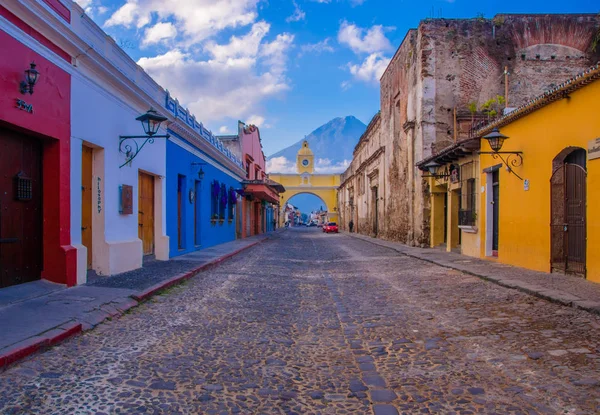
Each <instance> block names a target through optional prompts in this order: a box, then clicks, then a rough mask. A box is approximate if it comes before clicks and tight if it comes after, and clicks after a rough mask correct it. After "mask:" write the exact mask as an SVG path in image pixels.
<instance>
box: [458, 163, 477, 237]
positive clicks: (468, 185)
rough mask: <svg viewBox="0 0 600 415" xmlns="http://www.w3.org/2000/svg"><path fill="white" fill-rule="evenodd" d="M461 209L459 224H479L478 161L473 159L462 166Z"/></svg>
mask: <svg viewBox="0 0 600 415" xmlns="http://www.w3.org/2000/svg"><path fill="white" fill-rule="evenodd" d="M460 181H461V187H460V189H461V190H460V197H461V203H460V210H459V212H458V224H459V225H460V226H475V225H476V224H477V163H476V162H475V161H471V162H469V163H465V164H463V165H461V166H460Z"/></svg>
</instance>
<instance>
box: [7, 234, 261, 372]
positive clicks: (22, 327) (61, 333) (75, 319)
mask: <svg viewBox="0 0 600 415" xmlns="http://www.w3.org/2000/svg"><path fill="white" fill-rule="evenodd" d="M268 237H269V236H268V234H267V235H265V234H263V235H257V236H253V237H250V238H246V239H239V240H235V241H232V242H227V243H224V244H221V245H217V246H214V247H211V248H207V249H204V250H201V251H197V252H193V253H190V254H186V255H182V256H179V257H176V258H172V259H171V260H169V261H155V260H153V261H149V262H147V263H145V264H144V267H143V268H140V269H137V270H134V271H131V272H126V273H123V274H119V275H115V276H111V277H95V278H93V280H91V281H89V282H88V284H86V285H80V286H77V287H72V288H66V287H65V286H63V285H60V284H53V283H51V282H48V281H43V280H42V281H35V282H32V283H27V284H21V285H17V286H14V287H8V288H5V289H3V290H0V333H1V335H0V370H2V369H3V368H5V367H6V366H8V365H10V364H12V363H14V362H16V361H17V360H20V359H22V358H24V357H26V356H28V355H30V354H32V353H35V352H36V351H38V350H41V349H44V348H46V347H48V346H52V345H55V344H57V343H59V342H61V341H63V340H65V339H66V338H68V337H70V336H73V335H75V334H77V333H80V332H81V331H85V330H90V329H92V328H94V327H95V326H97V325H98V324H100V323H101V322H103V321H104V320H106V319H108V318H112V317H116V316H119V315H121V314H123V313H124V312H126V311H127V310H129V309H130V308H132V307H135V306H137V305H138V304H139V303H140V302H142V301H144V300H146V299H147V298H149V297H151V296H152V295H154V294H155V293H156V292H158V291H160V290H163V289H165V288H167V287H170V286H172V285H175V284H178V283H181V282H183V281H184V280H186V279H189V278H192V277H193V276H195V275H196V274H197V273H199V272H200V271H203V270H205V269H207V268H209V267H211V266H213V265H216V264H218V263H220V262H222V261H224V260H226V259H228V258H230V257H232V256H234V255H236V254H238V253H239V252H241V251H243V250H246V249H248V248H250V247H252V246H254V245H256V244H258V243H260V242H263V241H264V240H266V239H268Z"/></svg>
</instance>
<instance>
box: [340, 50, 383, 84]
mask: <svg viewBox="0 0 600 415" xmlns="http://www.w3.org/2000/svg"><path fill="white" fill-rule="evenodd" d="M389 63H390V59H389V58H386V57H385V56H382V55H381V54H379V53H372V54H370V55H369V56H367V57H366V59H365V60H364V61H363V62H362V63H361V64H360V65H359V64H352V63H349V64H348V69H349V70H350V73H351V74H352V75H354V77H355V78H356V79H359V80H361V81H365V82H379V79H380V78H381V75H383V72H385V68H387V66H388V64H389Z"/></svg>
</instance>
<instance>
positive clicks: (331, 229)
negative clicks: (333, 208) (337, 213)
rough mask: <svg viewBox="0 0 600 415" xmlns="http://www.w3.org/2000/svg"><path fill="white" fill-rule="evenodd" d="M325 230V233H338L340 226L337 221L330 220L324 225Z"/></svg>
mask: <svg viewBox="0 0 600 415" xmlns="http://www.w3.org/2000/svg"><path fill="white" fill-rule="evenodd" d="M323 232H325V233H331V232H334V233H338V226H337V223H335V222H329V223H328V224H325V225H323Z"/></svg>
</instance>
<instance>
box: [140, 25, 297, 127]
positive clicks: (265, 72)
mask: <svg viewBox="0 0 600 415" xmlns="http://www.w3.org/2000/svg"><path fill="white" fill-rule="evenodd" d="M268 30H269V25H268V24H266V23H264V22H259V23H256V24H254V25H253V26H252V29H251V30H250V32H249V33H248V34H247V35H245V36H242V37H232V38H231V39H230V41H229V43H227V44H224V45H218V44H216V43H209V44H208V45H207V46H206V51H207V52H208V53H209V54H210V55H212V58H211V59H208V60H199V59H196V58H195V57H194V56H192V54H191V53H189V52H185V51H183V50H181V49H173V50H171V51H169V52H167V53H165V54H164V55H159V56H156V57H152V58H141V59H140V60H139V61H138V63H139V64H140V66H142V67H143V68H144V69H145V70H146V71H147V72H148V73H149V74H150V76H152V77H153V78H154V79H155V80H156V81H157V82H158V83H159V84H160V85H162V86H164V87H165V88H167V89H169V91H170V93H171V94H172V95H173V96H175V97H177V98H178V99H179V101H180V102H182V103H183V104H184V105H186V106H187V107H189V109H190V110H191V111H192V113H193V114H195V115H196V117H197V118H198V119H199V120H202V121H203V122H209V121H215V120H219V119H223V118H226V117H230V118H234V119H245V118H246V117H249V116H250V115H252V114H253V113H254V111H256V109H257V108H258V107H260V104H261V102H262V101H263V100H265V99H267V98H271V97H274V96H277V95H279V94H281V93H282V92H284V91H286V90H287V89H289V86H288V81H287V79H286V77H285V71H286V62H287V53H286V52H287V50H288V49H289V48H290V47H291V46H292V43H293V40H294V36H292V35H290V34H287V33H283V34H280V35H278V36H277V37H276V38H275V39H274V40H273V41H272V42H262V39H263V37H264V36H265V35H266V34H267V32H268ZM190 79H193V80H196V81H195V82H189V80H190Z"/></svg>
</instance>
